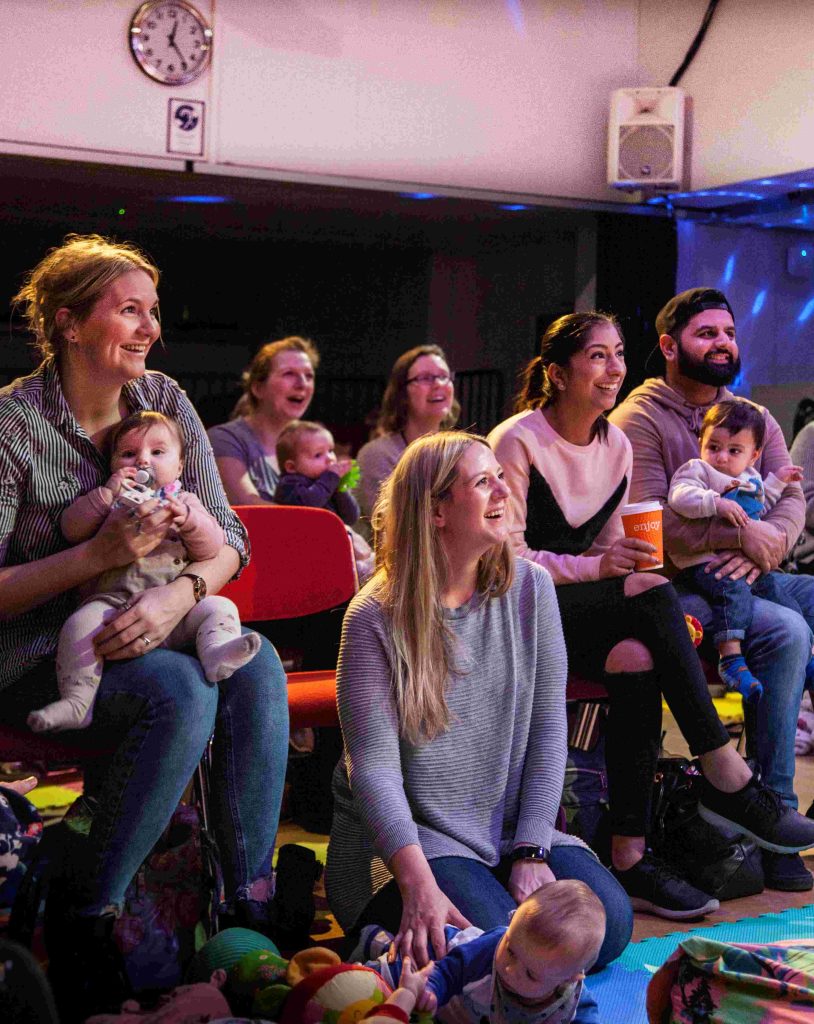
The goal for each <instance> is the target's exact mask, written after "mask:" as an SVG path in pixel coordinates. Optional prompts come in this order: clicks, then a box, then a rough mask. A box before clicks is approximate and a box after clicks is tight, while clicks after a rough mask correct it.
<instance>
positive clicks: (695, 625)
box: [684, 615, 704, 647]
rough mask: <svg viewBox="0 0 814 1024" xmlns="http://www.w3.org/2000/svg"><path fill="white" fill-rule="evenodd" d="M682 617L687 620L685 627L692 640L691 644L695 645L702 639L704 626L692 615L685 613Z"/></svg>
mask: <svg viewBox="0 0 814 1024" xmlns="http://www.w3.org/2000/svg"><path fill="white" fill-rule="evenodd" d="M684 618H685V620H686V622H687V629H688V630H689V631H690V640H692V642H693V646H694V647H697V646H698V645H699V644H700V643H701V641H702V640H703V639H704V627H703V626H702V625H701V623H700V622H699V621H698V619H696V617H695V616H694V615H685V616H684Z"/></svg>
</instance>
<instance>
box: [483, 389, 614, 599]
mask: <svg viewBox="0 0 814 1024" xmlns="http://www.w3.org/2000/svg"><path fill="white" fill-rule="evenodd" d="M489 443H490V444H491V446H492V448H493V450H494V452H495V455H496V456H497V459H498V462H500V464H501V466H502V467H503V470H504V473H505V474H506V483H507V485H508V487H509V489H510V491H511V498H510V499H509V501H510V508H511V524H510V529H511V536H512V543H513V545H514V548H515V551H516V552H517V554H518V555H522V556H523V557H525V558H530V559H531V560H532V561H534V562H537V563H538V565H542V566H543V567H544V568H545V569H548V571H549V572H550V573H551V576H552V577H553V579H554V582H555V583H556V584H557V585H560V584H563V583H582V582H586V581H588V580H598V579H599V578H600V577H599V563H600V561H601V558H602V555H603V554H604V553H605V552H606V551H607V550H608V548H609V547H610V546H611V545H612V544H613V543H614V542H615V541H616V540H618V539H619V538H620V537H622V536H623V530H622V520H621V516H620V512H621V509H622V506H623V505H624V504H625V502H626V501H627V500H628V497H627V496H628V492H629V490H630V480H631V475H632V469H633V455H632V453H631V449H630V442H629V441H628V440H627V438H626V437H625V435H624V434H623V433H622V431H621V430H619V429H618V428H617V427H614V426H612V425H609V430H608V438H607V441H602V440H600V439H599V438H598V437H595V438H594V440H593V441H591V443H590V444H588V445H584V446H583V445H576V444H571V442H570V441H566V440H565V439H564V438H562V437H560V435H559V434H558V433H557V432H556V431H555V430H554V429H553V428H552V427H550V426H549V424H548V422H547V421H546V419H545V417H544V416H543V414H542V412H541V411H540V410H539V409H535V410H532V411H526V412H521V413H518V414H517V415H516V416H512V417H510V418H509V419H507V420H504V421H503V423H500V424H499V425H498V426H497V427H495V429H494V430H493V431H492V433H491V434H490V435H489ZM533 470H536V471H537V473H539V475H540V476H541V477H542V478H543V481H544V482H545V484H544V485H543V486H545V485H547V486H548V488H550V491H551V497H553V501H554V503H555V506H558V507H559V512H561V513H562V516H563V517H564V519H565V523H564V524H563V526H564V530H563V534H566V533H567V531H568V528H571V529H573V532H574V533H573V540H574V544H573V546H576V547H577V548H581V546H582V545H581V544H580V543H579V540H578V537H580V536H581V537H582V538H583V542H584V543H587V546H586V547H585V549H584V550H582V551H581V553H574V552H573V546H572V550H571V551H568V550H565V551H562V552H560V553H554V552H552V551H545V550H534V548H533V547H532V546H531V545H530V543H528V540H529V539H531V538H528V539H527V537H526V533H527V527H528V526H529V524H530V523H531V520H532V516H533V513H534V510H533V509H531V508H530V506H529V487H530V483H531V481H532V478H533V477H535V474H534V472H533ZM616 494H618V500H617V501H616V502H614V501H613V500H612V496H613V495H616ZM603 510H604V511H603ZM549 512H550V509H547V510H546V514H548V513H549ZM554 512H555V514H556V508H555V509H554ZM594 517H598V520H599V522H601V524H602V525H601V526H600V527H599V528H598V532H596V530H590V529H587V527H588V525H589V521H590V520H592V519H593V518H594ZM529 532H530V533H531V532H532V531H529ZM568 546H569V545H568V542H567V541H566V542H565V543H563V547H565V548H567V547H568Z"/></svg>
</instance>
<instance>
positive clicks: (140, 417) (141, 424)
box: [109, 409, 187, 459]
mask: <svg viewBox="0 0 814 1024" xmlns="http://www.w3.org/2000/svg"><path fill="white" fill-rule="evenodd" d="M157 426H162V427H166V428H167V429H168V430H169V431H170V433H171V434H172V435H173V437H174V438H175V440H176V441H177V442H178V447H179V448H180V449H181V458H182V459H183V458H185V456H186V449H187V446H186V442H185V441H184V435H183V433H182V431H181V428H180V427H179V426H178V424H177V423H176V422H175V420H172V419H170V417H169V416H165V415H164V413H163V412H153V411H152V410H151V409H140V410H139V411H138V412H134V413H132V414H131V415H130V416H126V417H125V418H124V419H123V420H122V421H121V423H117V424H116V426H115V427H114V428H113V431H112V432H111V434H110V442H109V443H110V454H111V455H112V454H113V452H115V451H116V449H117V447H118V445H119V442H120V441H121V439H122V438H123V437H124V436H125V434H129V433H130V432H131V431H133V430H137V431H138V432H139V433H140V434H144V433H146V432H147V431H148V430H149V429H150V427H157Z"/></svg>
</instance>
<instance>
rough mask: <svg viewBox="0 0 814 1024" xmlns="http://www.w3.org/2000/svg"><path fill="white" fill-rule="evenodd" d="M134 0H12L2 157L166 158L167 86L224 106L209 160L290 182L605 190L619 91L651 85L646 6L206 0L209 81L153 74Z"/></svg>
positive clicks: (485, 0)
mask: <svg viewBox="0 0 814 1024" xmlns="http://www.w3.org/2000/svg"><path fill="white" fill-rule="evenodd" d="M136 6H137V3H136V0H82V2H79V0H3V2H2V7H3V10H2V27H3V31H2V32H1V33H0V149H2V150H5V151H6V152H8V151H17V152H43V151H45V149H48V148H49V151H50V153H51V154H52V155H71V152H75V153H76V154H77V155H85V156H90V157H91V158H94V156H95V157H97V158H104V156H105V154H132V155H133V157H134V158H135V160H136V162H140V163H144V162H145V161H149V160H156V159H161V158H163V157H164V153H165V148H164V147H165V132H166V102H167V98H168V97H169V96H181V97H183V98H188V99H204V100H207V102H208V104H209V109H208V115H209V116H208V122H209V123H208V129H209V139H210V145H209V154H208V155H209V158H210V160H211V161H213V162H214V163H216V164H224V165H230V166H233V167H234V168H236V169H238V170H239V169H246V170H247V171H251V170H253V169H269V170H272V171H274V172H276V173H279V174H282V175H292V176H296V175H298V174H306V175H309V176H312V177H313V176H319V175H328V176H339V177H346V178H360V179H379V180H381V179H387V180H394V181H401V182H414V183H417V184H424V185H425V186H426V185H437V186H442V185H445V186H458V187H465V188H479V189H490V190H496V191H500V192H520V193H532V194H549V195H557V196H566V197H588V198H598V199H607V198H608V197H609V192H608V190H607V188H606V186H605V184H604V154H605V132H606V117H607V104H608V99H607V98H608V94H609V93H610V91H611V90H613V89H615V88H617V87H619V86H622V85H626V84H629V83H630V82H631V81H632V80H633V79H634V78H635V77H636V73H637V72H636V29H637V3H636V0H535V2H529V0H525V2H524V0H467V2H466V3H453V2H452V0H344V2H343V0H275V2H274V3H273V4H272V3H265V2H263V0H218V2H217V4H214V3H212V4H211V5H210V2H209V0H200V3H199V6H200V7H201V9H202V10H203V11H204V12H205V13H211V12H212V9H213V8H214V23H213V27H214V31H215V40H214V50H213V66H212V69H211V71H210V73H209V74H208V75H207V76H206V77H205V78H204V79H202V80H200V81H199V82H198V83H196V84H194V85H192V86H189V87H188V86H183V87H180V88H167V87H164V86H161V85H158V84H156V83H154V82H152V81H150V80H149V79H147V78H146V77H145V76H144V75H143V74H142V73H141V72H140V71H139V70H138V68H137V67H136V66H135V63H134V62H133V60H132V58H131V57H130V54H129V51H128V46H127V27H128V23H129V19H130V16H131V14H132V12H133V11H134V10H135V7H136Z"/></svg>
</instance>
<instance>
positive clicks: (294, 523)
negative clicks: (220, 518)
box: [221, 505, 357, 622]
mask: <svg viewBox="0 0 814 1024" xmlns="http://www.w3.org/2000/svg"><path fill="white" fill-rule="evenodd" d="M234 511H235V512H236V513H237V514H238V516H240V518H241V520H242V521H243V524H244V525H245V527H246V529H247V531H248V533H249V540H250V542H251V546H252V558H251V561H250V562H249V565H248V566H247V567H246V568H245V569H244V570H243V573H242V575H241V576H240V579H238V580H233V581H232V582H231V583H229V584H227V585H226V586H225V587H224V588H223V590H222V591H221V594H223V596H224V597H229V598H231V599H232V600H233V601H234V602H235V604H236V605H237V607H238V610H239V611H240V618H241V620H242V621H244V622H265V621H269V620H272V619H294V618H298V617H299V616H300V615H311V614H313V613H314V612H322V611H327V610H328V609H329V608H336V607H337V605H340V604H343V603H344V602H345V601H349V600H350V599H351V597H353V595H354V594H355V593H356V585H357V583H356V566H355V563H354V560H353V546H352V544H351V540H350V537H349V536H348V531H347V529H346V527H345V524H344V523H343V522H342V520H341V519H340V518H339V516H337V515H334V513H333V512H328V511H327V510H326V509H321V508H291V507H288V506H284V505H235V506H234Z"/></svg>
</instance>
